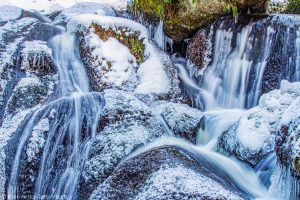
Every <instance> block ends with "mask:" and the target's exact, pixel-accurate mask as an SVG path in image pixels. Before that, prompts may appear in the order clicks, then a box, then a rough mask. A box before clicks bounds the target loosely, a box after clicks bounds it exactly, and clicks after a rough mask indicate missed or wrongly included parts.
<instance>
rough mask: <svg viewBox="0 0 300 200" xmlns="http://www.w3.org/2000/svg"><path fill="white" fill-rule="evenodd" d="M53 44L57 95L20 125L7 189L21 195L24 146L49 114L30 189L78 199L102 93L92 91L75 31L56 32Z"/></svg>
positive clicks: (47, 195)
mask: <svg viewBox="0 0 300 200" xmlns="http://www.w3.org/2000/svg"><path fill="white" fill-rule="evenodd" d="M52 49H53V52H54V55H53V57H54V59H55V62H56V66H57V68H58V71H59V76H60V83H59V87H58V91H57V97H56V99H55V100H53V101H52V102H50V103H48V104H46V105H45V106H43V107H42V108H40V109H38V110H37V111H36V112H35V113H34V114H32V116H31V118H30V119H29V120H28V122H27V124H26V126H25V128H24V129H23V130H22V131H21V132H22V133H21V134H20V135H21V137H20V141H19V145H18V149H17V151H16V155H15V159H14V162H13V165H12V169H11V174H10V180H9V184H8V189H7V195H8V197H10V198H12V199H13V198H22V195H23V194H22V190H23V188H21V186H22V185H21V184H20V177H19V175H20V174H21V173H22V172H20V171H19V170H20V166H19V165H20V163H21V156H22V151H23V149H24V147H25V145H26V144H27V141H28V138H29V137H30V135H31V134H32V132H33V128H34V126H35V125H36V124H38V123H39V122H40V121H41V120H43V119H47V118H49V119H50V122H49V130H48V131H47V134H46V135H45V138H46V139H45V144H44V147H43V153H42V155H41V158H40V163H39V170H38V173H37V178H36V181H35V186H34V188H32V189H33V191H31V192H32V193H33V198H34V199H41V198H42V197H44V198H46V199H76V195H77V194H76V192H77V186H78V181H79V178H80V175H81V171H82V169H83V166H84V164H85V162H86V159H87V156H88V152H89V149H90V147H91V144H92V142H93V139H94V138H95V134H96V130H97V125H98V122H99V120H100V116H101V113H102V108H103V106H104V101H103V97H102V95H101V94H97V93H90V92H89V82H88V78H87V75H86V73H85V71H84V68H83V66H82V63H81V61H80V59H79V55H78V52H77V51H76V49H78V47H77V46H76V41H75V36H74V35H71V34H68V33H65V34H63V35H60V36H57V37H55V38H54V39H53V40H52ZM23 198H24V197H23Z"/></svg>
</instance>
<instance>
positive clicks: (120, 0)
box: [0, 0, 128, 14]
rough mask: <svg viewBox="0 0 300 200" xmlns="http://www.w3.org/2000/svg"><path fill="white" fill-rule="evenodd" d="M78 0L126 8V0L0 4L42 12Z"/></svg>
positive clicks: (7, 1) (6, 1)
mask: <svg viewBox="0 0 300 200" xmlns="http://www.w3.org/2000/svg"><path fill="white" fill-rule="evenodd" d="M80 2H93V3H101V4H107V5H110V6H112V7H113V8H114V9H116V10H119V11H123V10H126V9H127V5H128V1H127V0H63V1H62V0H51V1H50V0H1V2H0V5H14V6H17V7H20V8H23V9H24V10H34V11H39V12H42V13H43V14H51V13H52V12H55V11H59V10H62V9H63V8H69V7H71V6H74V5H75V4H78V3H80Z"/></svg>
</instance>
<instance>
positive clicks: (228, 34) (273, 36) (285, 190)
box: [172, 17, 300, 199]
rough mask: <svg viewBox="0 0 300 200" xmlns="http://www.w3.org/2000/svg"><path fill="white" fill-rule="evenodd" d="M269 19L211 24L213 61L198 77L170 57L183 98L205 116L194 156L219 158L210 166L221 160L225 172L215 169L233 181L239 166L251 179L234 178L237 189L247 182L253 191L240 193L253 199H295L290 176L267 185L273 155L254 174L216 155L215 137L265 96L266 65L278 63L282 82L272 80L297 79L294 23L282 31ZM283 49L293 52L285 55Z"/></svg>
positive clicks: (190, 67) (272, 169) (296, 185)
mask: <svg viewBox="0 0 300 200" xmlns="http://www.w3.org/2000/svg"><path fill="white" fill-rule="evenodd" d="M268 20H269V19H268ZM268 20H262V21H258V22H252V23H249V24H248V25H246V26H245V25H243V26H239V25H235V24H232V21H230V22H228V21H226V20H224V21H222V20H221V21H220V22H216V24H215V25H213V27H212V28H211V29H213V30H214V34H213V36H211V38H209V40H210V42H211V43H213V49H210V50H211V51H212V55H213V56H212V58H211V59H212V60H211V62H210V63H209V64H208V66H204V67H205V68H206V70H205V71H204V73H203V75H202V76H199V75H198V74H197V73H196V72H197V70H195V69H194V68H195V66H193V65H192V64H190V62H189V61H187V60H185V61H184V59H183V58H181V57H180V56H178V55H175V56H173V58H172V59H173V62H174V64H175V66H176V68H177V69H178V73H179V76H180V78H181V80H182V81H183V84H184V87H185V92H186V94H187V96H189V97H190V98H191V99H192V101H193V104H194V106H195V107H197V108H199V109H200V110H202V111H203V112H204V120H203V123H202V127H201V128H200V130H199V131H198V133H197V135H198V136H197V145H198V151H197V152H198V153H199V154H202V153H203V151H204V152H205V153H207V154H206V155H209V156H211V155H215V156H216V157H217V156H218V158H216V157H214V158H216V160H214V158H212V157H209V158H210V159H211V160H210V162H211V163H215V162H218V161H220V160H222V163H223V164H221V163H219V164H220V165H224V166H225V167H224V168H226V169H219V170H223V172H225V171H227V173H229V174H230V175H232V176H234V174H235V173H236V171H235V170H229V169H230V168H231V169H233V168H232V166H229V165H230V164H229V163H231V162H232V163H234V164H236V165H239V166H240V167H241V170H242V171H243V173H245V174H247V173H252V176H251V177H247V178H245V179H243V176H240V175H239V176H238V177H235V178H234V180H235V181H237V180H240V182H238V185H239V186H240V187H241V188H243V184H245V183H247V182H248V183H249V185H248V187H253V189H254V188H257V190H256V192H253V191H252V192H250V191H245V188H243V191H244V192H246V193H248V194H249V195H250V196H252V197H255V198H258V199H297V196H298V195H299V182H297V181H296V182H295V181H293V180H292V178H291V176H290V174H288V175H287V174H285V173H286V170H284V172H282V171H281V172H279V174H278V175H275V176H274V177H275V178H274V177H273V179H275V180H271V176H272V174H273V173H275V168H276V162H277V161H276V157H275V154H272V155H270V156H269V157H268V158H266V159H265V160H263V161H262V162H261V163H260V164H259V165H258V166H257V168H256V169H254V170H253V169H250V168H247V167H245V166H244V165H243V164H242V163H241V162H240V161H236V160H234V159H233V160H230V161H228V160H226V159H228V158H226V159H224V158H222V155H221V154H219V153H218V152H217V143H218V138H219V136H220V135H221V134H222V133H223V132H224V131H226V130H227V129H228V128H229V127H230V126H231V125H233V124H234V123H235V122H237V121H238V119H239V118H240V117H241V116H242V115H243V114H244V113H245V111H246V109H248V108H252V107H254V106H256V105H257V103H258V100H259V97H260V96H261V94H262V92H267V91H265V90H266V89H265V88H264V86H265V85H263V83H265V82H267V81H266V80H264V77H265V76H267V75H266V71H267V70H270V69H269V68H267V67H269V65H268V62H272V61H273V59H277V60H280V62H282V66H281V68H280V67H278V68H279V69H278V68H276V70H281V77H279V78H278V79H277V80H275V81H277V82H280V80H283V79H287V80H289V81H299V80H300V76H299V75H300V69H299V53H300V49H299V48H300V43H299V39H300V37H299V36H300V35H299V30H300V28H299V24H297V26H294V27H293V26H291V27H290V28H283V27H281V26H280V25H278V24H276V23H277V22H276V20H278V21H280V20H282V21H283V22H284V21H285V20H286V17H282V18H279V19H276V20H275V22H272V23H270V21H268ZM271 21H272V20H271ZM257 33H259V34H257ZM282 41H283V42H282ZM288 49H292V50H293V51H292V52H288ZM282 52H286V55H289V56H283V55H282ZM284 57H287V58H284ZM273 70H274V69H273ZM270 71H271V70H270ZM279 73H280V72H279ZM269 84H271V83H269ZM193 148H195V147H193ZM185 149H186V148H185ZM188 149H190V148H188ZM220 165H218V166H219V167H220ZM287 171H289V170H288V169H287ZM244 181H245V182H244ZM250 182H251V183H252V184H250ZM250 185H251V186H250ZM262 185H263V186H262ZM267 188H269V190H270V191H269V192H266V191H267ZM274 188H275V189H274ZM254 194H256V195H254Z"/></svg>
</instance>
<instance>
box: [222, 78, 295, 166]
mask: <svg viewBox="0 0 300 200" xmlns="http://www.w3.org/2000/svg"><path fill="white" fill-rule="evenodd" d="M299 86H300V85H299V83H289V82H287V81H283V82H282V84H281V89H280V90H274V91H272V92H270V93H268V94H265V95H263V96H262V97H261V99H260V102H259V105H258V106H257V107H254V108H252V109H250V110H248V111H247V112H246V113H245V115H244V116H242V117H241V118H240V119H239V121H238V122H237V123H235V124H234V125H233V126H232V127H230V128H229V129H228V130H227V131H226V132H224V133H223V134H222V136H221V137H220V138H219V148H220V149H222V150H224V151H226V152H228V153H230V154H231V155H234V156H235V157H237V158H238V159H240V160H243V161H245V162H247V163H249V164H250V165H252V166H256V165H257V164H258V163H259V162H260V161H262V160H264V159H265V158H266V157H267V156H268V155H270V154H271V153H272V152H274V151H275V149H276V148H277V149H278V150H279V149H284V148H287V146H284V145H283V143H286V145H288V146H289V145H292V143H289V142H288V140H287V137H289V135H290V134H287V133H288V132H292V130H294V129H293V127H294V126H290V127H289V126H283V125H280V124H281V120H282V118H284V113H289V112H291V109H294V107H295V106H294V105H295V103H297V99H298V98H299V96H300V87H299ZM295 118H296V117H295ZM286 124H289V123H286ZM280 126H283V127H282V128H280V129H279V132H280V134H279V135H280V136H276V135H278V128H279V127H280ZM289 130H290V131H289ZM278 137H279V138H281V139H279V138H278ZM275 138H278V139H275ZM291 138H292V136H291ZM294 138H297V137H294ZM275 141H276V142H275ZM295 141H297V139H295ZM275 144H276V145H275ZM275 147H276V148H275ZM280 152H283V150H280ZM286 152H287V150H286ZM287 156H288V157H289V156H291V155H290V154H287V153H285V154H283V156H281V157H282V158H286V157H287ZM295 160H297V159H296V157H295ZM296 164H297V163H296ZM295 166H297V165H295Z"/></svg>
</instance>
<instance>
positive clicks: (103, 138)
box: [80, 90, 164, 197]
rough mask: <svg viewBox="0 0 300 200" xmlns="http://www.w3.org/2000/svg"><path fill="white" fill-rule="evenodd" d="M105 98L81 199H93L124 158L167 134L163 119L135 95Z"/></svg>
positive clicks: (109, 94) (115, 93)
mask: <svg viewBox="0 0 300 200" xmlns="http://www.w3.org/2000/svg"><path fill="white" fill-rule="evenodd" d="M104 98H105V102H106V104H105V106H104V111H103V113H102V119H101V121H100V123H99V129H100V130H99V132H98V133H97V136H96V140H95V141H94V142H93V144H92V148H91V150H90V156H89V158H88V160H87V162H86V165H85V168H84V170H83V174H82V177H81V183H80V196H82V197H88V196H90V194H91V193H92V192H93V191H94V190H95V189H96V187H97V186H98V185H99V184H101V183H102V182H103V181H104V180H105V179H106V178H108V177H109V176H110V174H111V173H112V172H113V171H114V169H115V167H116V166H117V165H118V163H119V162H120V161H121V160H122V159H123V158H124V157H126V156H127V155H129V154H130V153H131V152H133V151H134V150H135V149H137V148H139V147H141V146H144V145H146V144H148V143H150V142H151V141H153V140H154V139H156V138H157V137H159V136H161V135H163V134H164V129H163V126H162V124H161V121H160V119H159V118H157V117H156V116H155V115H153V114H152V112H151V111H150V109H149V107H148V106H147V105H146V104H144V103H143V102H141V101H139V100H138V99H137V98H136V97H134V96H133V95H132V94H129V93H126V92H122V91H117V90H106V91H105V94H104Z"/></svg>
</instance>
